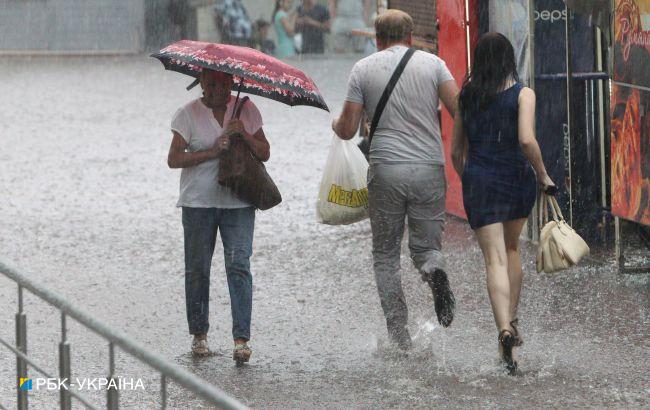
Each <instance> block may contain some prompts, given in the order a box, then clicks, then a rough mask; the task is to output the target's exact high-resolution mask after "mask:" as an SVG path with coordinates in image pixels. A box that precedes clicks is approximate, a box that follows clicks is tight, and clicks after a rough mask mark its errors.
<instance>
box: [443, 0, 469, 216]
mask: <svg viewBox="0 0 650 410" xmlns="http://www.w3.org/2000/svg"><path fill="white" fill-rule="evenodd" d="M477 2H478V0H471V1H470V2H469V10H470V15H469V18H466V14H465V0H438V3H437V6H438V20H439V22H440V27H439V30H438V51H439V53H438V54H439V57H440V58H442V59H443V60H444V61H445V62H446V63H447V67H448V68H449V71H451V74H452V75H453V76H454V78H455V79H456V82H457V83H458V86H459V87H460V86H461V85H462V83H463V80H464V79H465V75H466V74H467V64H468V61H467V34H466V30H467V22H468V21H469V24H470V27H469V29H470V30H469V32H470V34H471V38H470V41H471V43H472V48H473V45H474V44H475V40H476V33H477V26H478V22H477V20H478V19H477V13H476V10H477V9H478V7H477ZM453 123H454V120H453V118H452V117H451V116H450V115H449V113H448V112H447V111H446V110H444V109H443V110H442V141H443V143H444V145H445V157H446V162H447V165H446V171H447V181H448V183H449V188H448V189H447V212H449V213H451V214H453V215H456V216H460V217H462V218H466V215H465V209H464V208H463V191H462V186H461V182H460V177H459V176H458V175H457V174H456V172H455V171H454V168H453V166H452V163H451V138H452V131H453Z"/></svg>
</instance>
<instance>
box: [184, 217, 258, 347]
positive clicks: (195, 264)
mask: <svg viewBox="0 0 650 410" xmlns="http://www.w3.org/2000/svg"><path fill="white" fill-rule="evenodd" d="M254 225H255V208H253V207H248V208H235V209H222V208H188V207H183V231H184V234H185V235H184V236H185V304H186V308H187V323H188V325H189V328H190V334H193V335H198V334H205V333H207V332H208V328H209V327H210V324H209V322H208V313H209V309H208V305H209V301H210V266H211V264H212V255H213V254H214V247H215V242H216V238H217V231H220V232H221V242H222V243H223V254H224V261H225V265H226V275H227V277H228V290H229V291H230V308H231V311H232V336H233V339H245V340H249V339H250V327H251V310H252V305H253V277H252V276H251V271H250V257H251V255H252V253H253V230H254Z"/></svg>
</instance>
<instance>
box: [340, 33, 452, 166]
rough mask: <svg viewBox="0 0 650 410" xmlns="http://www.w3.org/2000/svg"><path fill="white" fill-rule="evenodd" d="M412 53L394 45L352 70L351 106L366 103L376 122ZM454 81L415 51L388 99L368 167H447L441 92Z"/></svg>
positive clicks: (438, 62) (430, 58)
mask: <svg viewBox="0 0 650 410" xmlns="http://www.w3.org/2000/svg"><path fill="white" fill-rule="evenodd" d="M406 50H408V48H407V47H405V46H402V45H396V46H393V47H390V48H387V49H386V50H383V51H380V52H377V53H374V54H372V55H370V56H368V57H366V58H364V59H362V60H360V61H358V62H357V63H356V64H355V65H354V67H353V68H352V72H351V73H350V79H349V82H348V94H347V97H346V100H347V101H350V102H354V103H359V104H363V106H364V110H365V112H366V115H367V116H368V118H370V120H372V118H373V115H374V114H375V108H376V107H377V104H378V103H379V99H380V98H381V95H382V94H383V93H384V89H385V88H386V85H387V84H388V81H389V79H390V77H391V76H392V75H393V72H394V71H395V68H396V67H397V65H398V64H399V62H400V60H401V59H402V57H403V56H404V54H405V53H406ZM450 80H451V81H453V80H454V78H453V77H452V75H451V73H450V72H449V69H448V68H447V65H446V64H445V62H444V61H442V60H441V59H440V58H439V57H437V56H435V55H433V54H429V53H426V52H423V51H416V52H415V54H413V56H412V57H411V59H410V60H409V62H408V64H407V65H406V68H405V69H404V72H402V75H401V77H400V78H399V81H398V82H397V84H396V85H395V88H394V89H393V93H392V94H391V95H390V98H389V99H388V103H387V104H386V107H385V108H384V112H383V113H382V115H381V118H380V119H379V124H378V125H377V129H376V131H375V135H374V136H373V139H372V145H371V147H370V163H371V164H373V163H374V164H379V163H414V164H439V165H442V164H444V163H445V155H444V150H443V146H442V138H441V136H440V124H439V121H438V89H439V87H440V86H441V85H442V84H443V83H444V82H446V81H450Z"/></svg>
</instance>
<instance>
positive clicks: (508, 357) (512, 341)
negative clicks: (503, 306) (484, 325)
mask: <svg viewBox="0 0 650 410" xmlns="http://www.w3.org/2000/svg"><path fill="white" fill-rule="evenodd" d="M516 345H517V339H516V337H515V336H514V335H513V332H512V331H511V330H508V329H503V330H502V331H501V332H499V346H500V347H501V360H503V362H504V364H505V367H506V370H508V374H510V375H511V376H514V375H515V374H516V372H517V362H516V361H515V360H514V359H513V358H512V348H513V347H515V346H516Z"/></svg>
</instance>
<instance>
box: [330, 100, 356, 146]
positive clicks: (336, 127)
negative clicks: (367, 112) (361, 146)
mask: <svg viewBox="0 0 650 410" xmlns="http://www.w3.org/2000/svg"><path fill="white" fill-rule="evenodd" d="M362 114H363V104H359V103H353V102H350V101H346V102H345V103H344V104H343V111H341V115H340V116H339V117H338V118H336V119H334V121H332V130H333V131H334V132H335V133H336V135H338V137H339V138H341V139H344V140H349V139H352V137H354V136H355V134H356V133H357V130H358V129H359V122H360V121H361V115H362Z"/></svg>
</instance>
